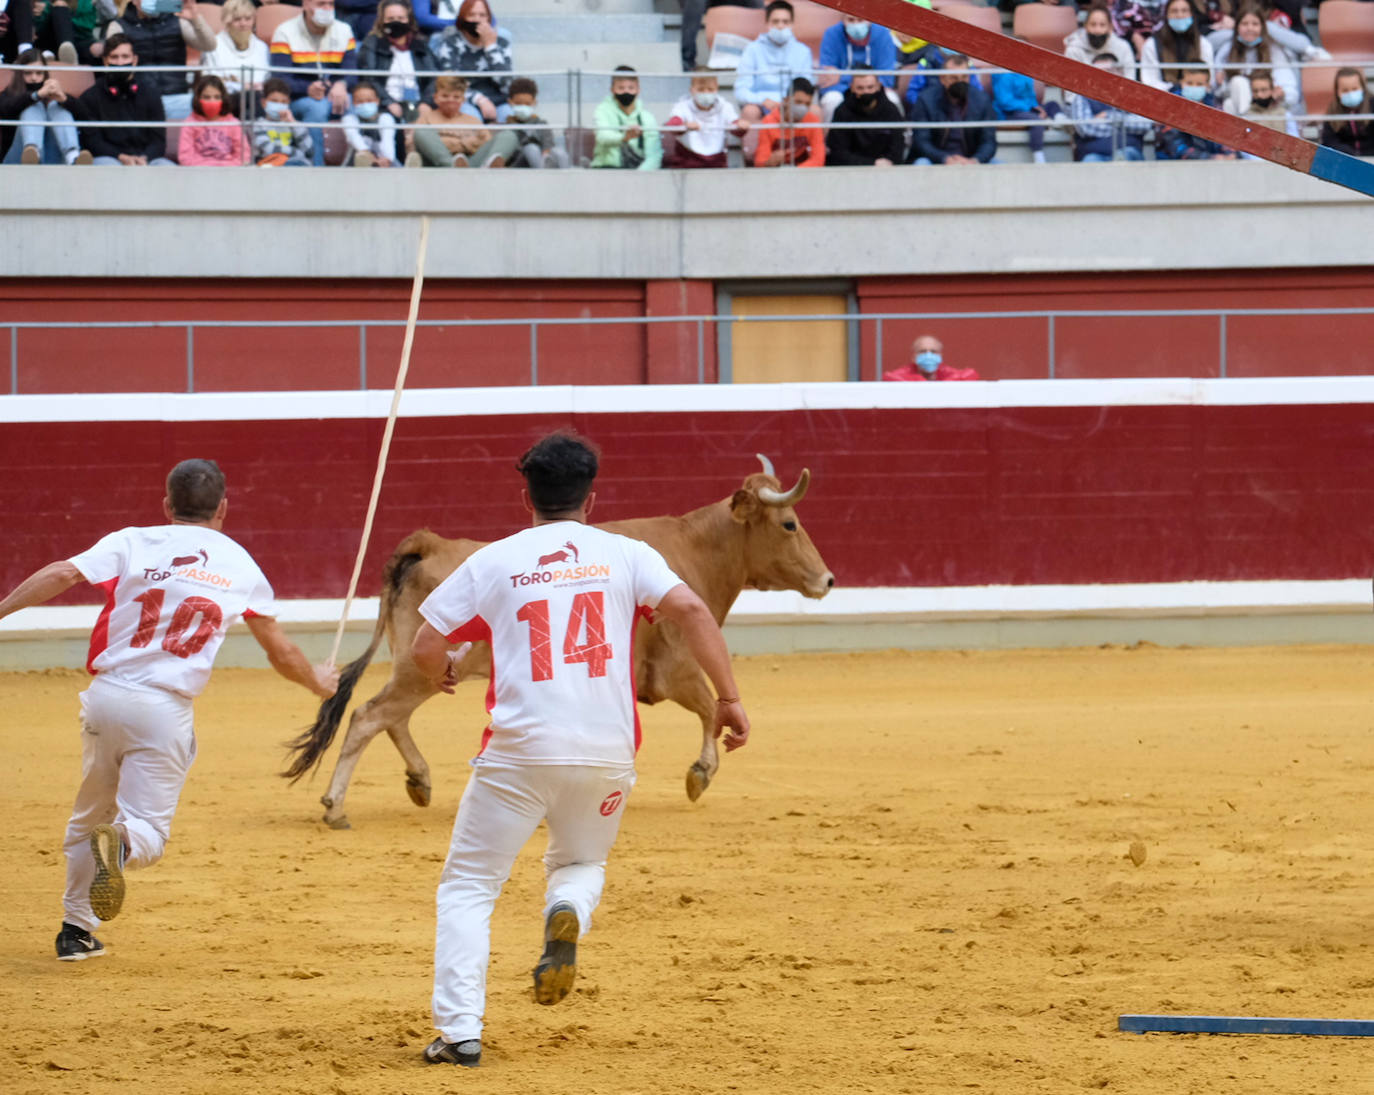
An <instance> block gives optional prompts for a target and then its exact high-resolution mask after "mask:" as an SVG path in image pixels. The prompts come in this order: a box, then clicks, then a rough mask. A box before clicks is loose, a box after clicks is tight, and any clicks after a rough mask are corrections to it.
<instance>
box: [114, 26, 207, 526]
mask: <svg viewBox="0 0 1374 1095" xmlns="http://www.w3.org/2000/svg"><path fill="white" fill-rule="evenodd" d="M108 40H109V39H106V41H108ZM223 501H224V472H222V471H220V470H219V465H218V464H216V463H215V462H214V461H213V460H183V461H182V462H181V463H180V464H178V465H177V466H176V467H174V468H173V469H172V470H171V471H170V472H168V473H167V505H168V507H169V508H170V509H171V511H172V516H173V517H175V518H176V519H177V520H178V521H208V520H210V518H212V517H213V516H214V515H215V511H216V510H217V509H219V504H220V503H221V502H223Z"/></svg>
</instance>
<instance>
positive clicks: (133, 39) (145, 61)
mask: <svg viewBox="0 0 1374 1095" xmlns="http://www.w3.org/2000/svg"><path fill="white" fill-rule="evenodd" d="M116 23H117V24H118V26H120V27H121V28H123V30H124V33H125V34H127V35H128V36H129V41H130V43H131V44H132V45H133V47H134V55H135V56H137V57H138V63H139V64H140V65H185V64H186V39H185V38H183V37H182V36H181V23H182V20H181V17H180V16H177V15H170V14H167V15H152V16H148V15H144V14H143V13H142V12H140V11H139V9H138V5H137V4H130V5H129V6H128V7H127V8H125V9H124V14H123V15H121V16H120V17H119V19H117V20H116ZM144 80H145V82H147V83H149V84H152V85H154V87H155V89H156V91H157V93H158V94H159V95H185V94H186V93H187V92H188V91H190V90H191V89H190V86H189V85H188V84H187V83H186V73H184V72H149V73H148V74H147V75H146V76H145V77H144Z"/></svg>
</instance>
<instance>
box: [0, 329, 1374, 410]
mask: <svg viewBox="0 0 1374 1095" xmlns="http://www.w3.org/2000/svg"><path fill="white" fill-rule="evenodd" d="M1369 315H1374V307H1368V308H1186V309H1185V308H1179V309H1129V308H1127V309H1123V308H1112V309H1071V310H1069V309H1065V310H1054V311H1024V310H1018V311H1002V312H844V313H833V314H812V315H682V316H602V317H591V318H584V317H568V318H563V317H560V318H547V319H544V318H508V319H422V320H420V321H419V322H418V323H417V327H420V328H425V329H433V328H454V329H456V330H459V331H465V332H466V331H473V330H475V329H479V328H497V329H508V328H516V329H519V328H527V329H528V333H529V341H528V345H529V358H528V361H529V366H528V367H529V372H528V383H529V384H530V385H531V386H538V384H539V362H540V334H541V332H543V331H545V330H546V329H550V328H552V329H567V328H578V327H581V328H595V327H614V326H637V327H643V328H645V329H646V330H647V329H648V328H650V327H661V326H663V325H665V324H666V325H675V326H686V327H688V328H689V329H690V330H691V331H692V332H693V334H694V342H695V353H696V377H697V383H699V384H704V383H706V382H707V373H706V362H707V357H708V355H707V352H706V346H707V338H708V333H709V335H713V336H715V337H716V344H715V345H716V349H717V353H718V355H719V356H718V366H719V372H718V379H719V380H721V381H728V380H729V379H731V372H732V361H731V358H732V351H731V333H732V331H733V329H734V328H735V327H737V326H742V325H749V326H752V325H754V324H760V323H764V324H768V323H844V324H846V325H848V326H849V328H850V330H851V331H852V332H854V333H856V334H857V333H858V332H859V331H861V330H862V329H863V328H864V327H865V325H867V326H868V328H869V329H870V330H871V331H872V342H871V344H870V345H871V347H872V354H871V359H872V369H871V370H870V375H869V376H864V375H863V371H864V370H863V367H862V363H861V362H860V361H859V360H857V358H854V357H851V360H850V362H849V376H850V379H852V380H881V379H882V374H883V372H884V365H883V362H884V357H885V333H886V332H885V328H886V327H887V325H890V324H892V323H894V322H899V323H902V324H903V325H911V324H914V323H918V322H919V323H921V324H923V325H926V326H929V325H933V324H938V323H940V322H942V321H953V320H976V321H978V322H980V323H996V322H999V321H1006V320H1026V319H1032V320H1040V321H1043V323H1044V324H1045V343H1046V360H1045V376H1046V377H1047V378H1048V379H1051V380H1052V379H1055V377H1056V365H1057V362H1056V353H1057V336H1058V329H1057V328H1058V324H1059V323H1061V322H1063V321H1066V320H1070V321H1072V320H1111V319H1157V320H1160V321H1168V320H1170V319H1196V318H1209V319H1213V320H1215V321H1216V325H1217V326H1216V362H1217V375H1218V376H1221V377H1225V376H1227V375H1228V357H1229V350H1228V323H1229V321H1230V320H1233V319H1247V318H1276V317H1299V318H1308V319H1314V318H1320V317H1326V316H1369ZM405 325H406V323H405V321H404V320H399V319H396V320H390V319H357V320H120V321H108V322H100V321H96V322H53V323H48V322H41V321H39V322H30V321H23V322H9V323H5V322H0V331H4V330H7V331H8V333H9V339H8V341H9V361H10V394H12V395H19V394H22V393H21V392H20V380H19V372H20V362H21V360H22V357H21V352H22V350H23V346H22V345H21V338H20V336H21V333H30V332H38V333H41V332H43V331H71V330H92V331H106V330H108V331H154V330H173V331H183V332H184V333H185V373H186V388H185V391H186V392H188V393H191V392H195V391H196V390H197V388H196V333H197V332H198V331H211V330H223V329H230V330H233V329H238V330H254V331H260V330H263V331H265V330H290V329H299V330H319V329H335V330H340V329H342V330H356V331H357V334H358V354H357V366H358V389H359V390H365V389H367V388H368V367H369V362H368V332H369V331H372V330H385V329H397V328H404V327H405ZM708 328H709V332H708ZM909 331H910V328H909V326H908V333H909ZM850 345H851V351H850V352H851V355H853V354H855V353H857V352H858V351H857V350H856V349H855V348H856V347H857V346H858V345H859V340H858V338H852V339H850ZM387 364H388V365H390V364H391V361H390V358H388V359H387ZM389 382H390V381H389V380H388V381H387V383H389ZM512 383H517V382H516V381H514V380H512Z"/></svg>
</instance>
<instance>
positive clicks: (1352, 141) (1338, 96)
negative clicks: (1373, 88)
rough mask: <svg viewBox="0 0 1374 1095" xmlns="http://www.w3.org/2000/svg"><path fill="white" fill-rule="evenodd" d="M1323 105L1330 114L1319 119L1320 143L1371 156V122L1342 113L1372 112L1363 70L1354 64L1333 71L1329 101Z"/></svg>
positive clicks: (1373, 124) (1373, 147)
mask: <svg viewBox="0 0 1374 1095" xmlns="http://www.w3.org/2000/svg"><path fill="white" fill-rule="evenodd" d="M1326 109H1327V111H1328V113H1330V114H1331V115H1333V117H1330V118H1328V119H1327V120H1326V121H1324V122H1322V135H1321V143H1322V144H1324V145H1325V146H1326V147H1327V148H1334V149H1336V150H1337V151H1338V152H1344V153H1346V154H1347V155H1350V156H1374V122H1371V121H1359V120H1358V119H1355V118H1347V117H1343V115H1348V114H1374V103H1371V102H1370V98H1369V88H1368V87H1367V86H1366V84H1365V81H1364V73H1363V72H1361V71H1360V70H1359V69H1357V68H1343V69H1340V70H1339V71H1337V73H1336V79H1335V85H1334V87H1333V88H1332V95H1331V105H1330V106H1329V107H1327V108H1326Z"/></svg>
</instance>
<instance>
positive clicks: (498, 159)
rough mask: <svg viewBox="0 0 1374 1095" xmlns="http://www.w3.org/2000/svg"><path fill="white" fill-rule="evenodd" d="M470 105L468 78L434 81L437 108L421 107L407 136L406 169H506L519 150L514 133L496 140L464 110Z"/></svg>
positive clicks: (501, 134) (506, 132)
mask: <svg viewBox="0 0 1374 1095" xmlns="http://www.w3.org/2000/svg"><path fill="white" fill-rule="evenodd" d="M468 101H469V100H468V82H467V79H466V78H465V77H463V76H454V75H444V76H439V77H436V78H435V81H434V105H433V106H430V105H429V104H428V103H421V104H420V113H419V115H418V117H417V118H416V119H415V121H416V125H415V127H414V128H413V129H411V130H409V131H408V132H407V133H406V150H407V151H406V166H407V167H505V166H506V163H507V161H508V160H510V158H511V157H512V156H513V155H514V154H515V150H516V147H517V140H518V138H517V137H516V135H515V131H514V130H510V129H503V130H500V131H499V132H498V133H496V134H495V135H494V136H493V135H492V133H491V131H490V130H488V129H486V128H485V127H484V126H483V125H482V119H481V117H480V116H478V115H477V114H475V113H468V112H467V111H465V110H464V107H465V106H466V105H467V103H468ZM474 109H475V108H474ZM427 126H434V127H437V128H425V127H427Z"/></svg>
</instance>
